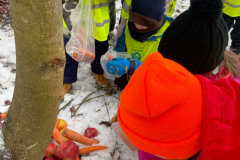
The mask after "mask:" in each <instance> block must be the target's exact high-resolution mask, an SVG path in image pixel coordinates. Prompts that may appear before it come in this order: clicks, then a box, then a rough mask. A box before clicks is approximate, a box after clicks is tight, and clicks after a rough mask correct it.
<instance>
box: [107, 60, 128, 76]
mask: <svg viewBox="0 0 240 160" xmlns="http://www.w3.org/2000/svg"><path fill="white" fill-rule="evenodd" d="M129 67H130V61H129V60H128V59H125V58H114V59H113V60H112V61H109V62H108V63H107V71H108V73H110V74H117V75H119V76H122V75H124V74H125V73H127V72H128V70H129Z"/></svg>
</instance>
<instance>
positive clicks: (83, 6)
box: [66, 0, 95, 63]
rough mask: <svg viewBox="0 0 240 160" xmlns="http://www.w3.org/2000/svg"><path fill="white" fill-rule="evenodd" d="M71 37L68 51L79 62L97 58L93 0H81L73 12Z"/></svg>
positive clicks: (67, 47) (87, 61)
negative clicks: (92, 8)
mask: <svg viewBox="0 0 240 160" xmlns="http://www.w3.org/2000/svg"><path fill="white" fill-rule="evenodd" d="M71 21H72V30H71V38H70V39H69V41H68V43H67V45H66V51H67V53H68V54H69V55H70V56H71V57H72V58H73V59H74V60H76V61H77V62H86V63H91V62H93V60H94V58H95V39H94V38H93V34H94V26H95V21H94V18H93V16H92V11H91V1H84V0H81V1H79V3H78V4H77V6H76V8H75V10H74V11H73V12H72V14H71Z"/></svg>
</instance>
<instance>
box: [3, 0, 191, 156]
mask: <svg viewBox="0 0 240 160" xmlns="http://www.w3.org/2000/svg"><path fill="white" fill-rule="evenodd" d="M188 7H189V0H178V3H177V5H176V9H175V13H174V15H173V17H175V16H177V15H179V14H180V13H181V12H183V11H184V10H186V9H187V8H188ZM116 8H117V11H118V12H117V19H116V23H118V22H119V17H120V10H119V8H121V0H117V4H116ZM116 25H117V24H116ZM112 34H116V31H114V32H113V33H112ZM15 52H16V51H15V44H14V33H13V30H12V29H11V28H10V27H9V26H5V27H4V28H2V29H0V112H7V111H8V108H9V105H5V101H6V100H10V101H11V100H12V96H13V91H14V81H15V76H16V74H15V69H16V65H15V63H16V56H15ZM111 83H112V85H114V84H113V82H111ZM96 90H97V87H96V82H95V80H94V78H93V76H92V74H91V70H90V65H89V64H80V65H79V68H78V80H77V82H76V83H74V84H73V89H72V91H71V92H70V94H67V95H66V96H65V98H64V102H63V103H61V105H60V107H59V108H62V107H63V106H65V105H66V104H67V103H68V102H69V101H71V100H72V99H73V101H72V102H71V104H70V105H69V106H67V107H66V108H65V109H64V110H62V111H60V113H59V115H58V118H61V119H64V120H66V121H67V123H68V128H69V129H72V130H74V131H76V132H78V133H82V134H83V133H84V130H85V129H86V128H87V127H94V128H96V129H97V130H98V131H99V135H98V136H97V137H96V139H97V140H98V141H99V142H100V143H99V145H105V146H108V147H109V149H106V150H102V151H96V152H93V153H90V155H89V156H83V157H82V158H81V159H82V160H111V159H114V160H117V159H119V157H120V159H122V160H137V159H138V157H137V154H136V153H135V152H132V151H131V150H130V149H129V148H128V147H127V146H126V145H125V144H124V143H123V141H122V140H121V139H120V138H119V137H118V136H117V134H116V133H115V132H114V131H112V129H111V127H107V126H106V125H100V123H101V122H103V121H109V117H110V118H111V117H113V116H114V115H116V113H117V108H118V105H119V100H118V99H117V98H116V97H119V95H120V94H121V93H120V92H118V93H116V94H114V96H115V97H112V96H107V95H105V94H106V93H105V91H102V90H100V91H98V92H96V93H94V94H93V95H91V97H90V98H92V97H96V96H101V95H104V96H101V97H100V98H95V99H92V100H90V101H89V102H86V103H83V104H82V105H81V107H80V109H79V110H78V111H77V113H76V115H77V116H74V117H71V111H70V108H71V107H74V108H77V107H78V105H79V104H80V103H81V102H82V101H83V99H84V98H85V97H86V96H87V95H88V94H90V93H92V92H94V91H96ZM106 104H107V105H106ZM106 106H107V107H108V111H109V115H108V111H107V107H106ZM0 136H1V133H0ZM2 145H3V141H2V140H1V138H0V150H1V149H2V148H1V147H2ZM78 145H79V147H80V148H81V147H85V146H84V145H82V144H79V143H78ZM114 150H115V154H114V155H111V153H113V151H114Z"/></svg>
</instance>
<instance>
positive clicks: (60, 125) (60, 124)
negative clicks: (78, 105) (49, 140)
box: [57, 119, 67, 131]
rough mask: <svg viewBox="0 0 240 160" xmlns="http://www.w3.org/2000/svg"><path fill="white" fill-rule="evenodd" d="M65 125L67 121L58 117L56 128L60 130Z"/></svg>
mask: <svg viewBox="0 0 240 160" xmlns="http://www.w3.org/2000/svg"><path fill="white" fill-rule="evenodd" d="M66 127H67V122H66V121H65V120H63V119H59V124H58V126H57V129H58V130H59V131H61V130H62V129H63V128H66Z"/></svg>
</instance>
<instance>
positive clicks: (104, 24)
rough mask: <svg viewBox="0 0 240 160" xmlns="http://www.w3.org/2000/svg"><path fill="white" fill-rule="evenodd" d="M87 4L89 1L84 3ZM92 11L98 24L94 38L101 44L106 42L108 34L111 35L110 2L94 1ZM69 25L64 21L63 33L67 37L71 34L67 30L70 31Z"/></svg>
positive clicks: (86, 0)
mask: <svg viewBox="0 0 240 160" xmlns="http://www.w3.org/2000/svg"><path fill="white" fill-rule="evenodd" d="M87 2H88V0H84V2H83V3H84V4H86V3H87ZM101 2H102V3H101ZM93 3H94V4H93ZM91 11H92V15H93V17H94V18H95V23H96V25H95V28H94V30H95V32H94V35H93V37H94V38H95V39H96V40H98V41H100V42H102V41H106V40H107V37H108V34H109V28H110V17H109V12H108V0H95V1H94V0H92V1H91ZM67 23H68V22H67ZM67 23H66V22H65V20H64V19H63V26H64V28H65V29H64V30H63V32H64V35H65V36H66V37H68V36H67V35H66V34H68V35H69V32H70V33H71V31H69V30H68V32H67V30H66V29H68V27H67V26H68V25H67ZM70 25H71V24H70Z"/></svg>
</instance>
